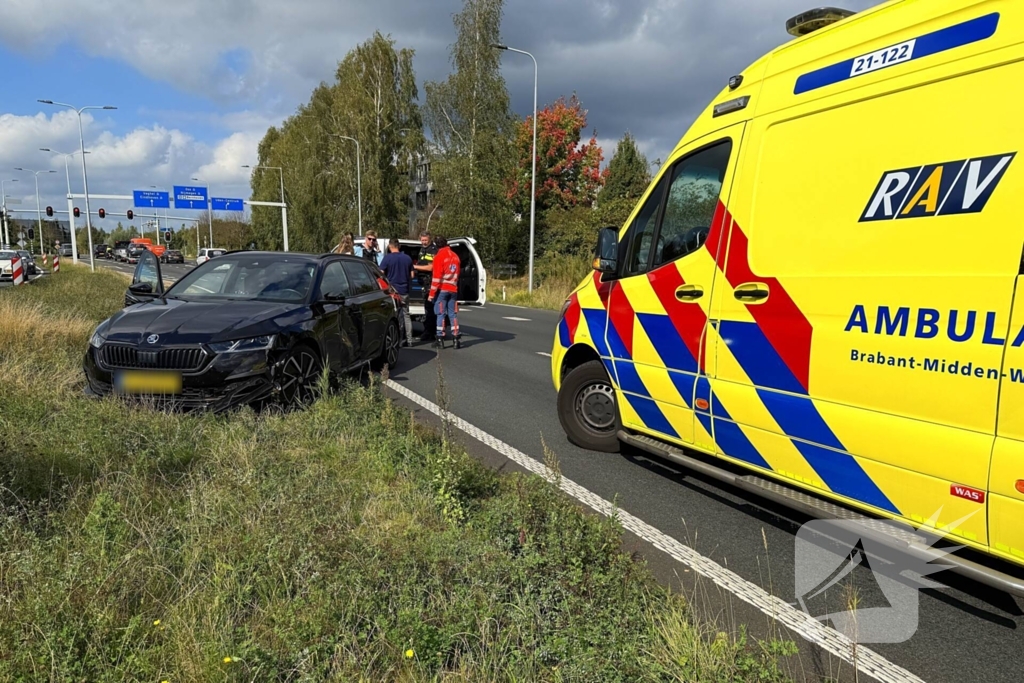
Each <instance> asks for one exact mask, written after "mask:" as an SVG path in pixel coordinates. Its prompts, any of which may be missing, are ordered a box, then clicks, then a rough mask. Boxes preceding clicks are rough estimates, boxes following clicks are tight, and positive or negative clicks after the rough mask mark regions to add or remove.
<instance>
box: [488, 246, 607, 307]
mask: <svg viewBox="0 0 1024 683" xmlns="http://www.w3.org/2000/svg"><path fill="white" fill-rule="evenodd" d="M591 272H592V271H591V268H590V260H589V259H587V258H584V257H580V256H559V257H552V256H547V257H544V258H541V259H538V260H537V261H535V262H534V274H533V275H534V284H535V285H536V286H535V287H534V288H533V292H530V291H529V290H528V287H527V280H528V278H527V277H518V278H512V279H507V280H499V279H497V278H488V281H487V300H488V301H493V302H495V303H506V304H513V305H515V306H529V307H530V308H546V309H548V310H552V311H557V310H560V309H561V308H562V303H563V302H564V301H565V299H566V297H568V296H569V295H570V294H571V293H572V292H573V290H574V289H576V287H577V286H578V285H579V284H580V282H581V281H582V280H583V278H584V277H586V276H587V275H589V274H590V273H591Z"/></svg>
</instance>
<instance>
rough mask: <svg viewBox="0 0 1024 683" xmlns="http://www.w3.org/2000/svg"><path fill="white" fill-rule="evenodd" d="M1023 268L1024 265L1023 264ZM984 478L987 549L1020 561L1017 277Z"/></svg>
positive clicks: (1023, 481) (1022, 360)
mask: <svg viewBox="0 0 1024 683" xmlns="http://www.w3.org/2000/svg"><path fill="white" fill-rule="evenodd" d="M1022 270H1024V266H1022ZM1010 332H1011V334H1010V335H1009V336H1008V337H1007V339H1006V350H1005V352H1004V356H1003V358H1004V360H1003V370H1002V378H1001V384H1000V388H999V411H998V418H997V423H996V442H995V448H994V449H993V451H992V469H991V471H990V473H989V477H988V489H989V490H988V524H989V546H990V547H991V549H992V552H994V553H997V554H999V555H1003V556H1004V557H1006V558H1008V559H1010V560H1013V561H1015V562H1018V563H1020V562H1024V276H1020V275H1019V276H1017V284H1016V288H1015V291H1014V295H1013V312H1012V313H1011V316H1010Z"/></svg>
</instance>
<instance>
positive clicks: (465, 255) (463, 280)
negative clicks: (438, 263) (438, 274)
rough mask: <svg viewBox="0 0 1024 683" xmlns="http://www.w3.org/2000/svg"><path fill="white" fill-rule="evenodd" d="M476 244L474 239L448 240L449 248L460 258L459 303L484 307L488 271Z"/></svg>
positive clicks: (459, 238) (456, 238)
mask: <svg viewBox="0 0 1024 683" xmlns="http://www.w3.org/2000/svg"><path fill="white" fill-rule="evenodd" d="M474 244H476V240H474V239H473V238H472V237H455V238H452V239H450V240H448V246H449V247H450V248H451V250H452V251H454V252H455V254H456V255H457V256H458V257H459V264H460V271H459V295H458V296H459V303H460V304H479V305H481V306H482V305H484V304H485V303H487V271H486V270H484V265H483V261H481V260H480V254H478V253H477V250H476V247H475V246H473V245H474Z"/></svg>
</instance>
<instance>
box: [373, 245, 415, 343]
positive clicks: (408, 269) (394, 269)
mask: <svg viewBox="0 0 1024 683" xmlns="http://www.w3.org/2000/svg"><path fill="white" fill-rule="evenodd" d="M380 269H381V270H382V271H384V277H385V278H387V281H388V284H390V285H391V286H392V287H394V289H395V291H396V292H397V293H398V295H399V296H400V297H402V306H401V308H399V311H398V314H399V315H400V316H401V318H402V320H403V321H404V323H405V342H404V344H405V346H412V318H411V317H410V316H409V281H410V279H411V278H412V273H413V270H412V257H410V256H409V255H408V254H404V253H402V250H401V249H400V248H399V242H398V239H397V238H395V237H392V238H391V241H390V242H389V243H388V253H387V254H385V255H384V259H383V260H382V261H381V262H380Z"/></svg>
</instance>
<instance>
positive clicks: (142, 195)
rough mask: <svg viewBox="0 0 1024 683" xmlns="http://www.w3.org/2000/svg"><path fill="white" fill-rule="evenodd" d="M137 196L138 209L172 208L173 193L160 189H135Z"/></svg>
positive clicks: (134, 193)
mask: <svg viewBox="0 0 1024 683" xmlns="http://www.w3.org/2000/svg"><path fill="white" fill-rule="evenodd" d="M132 195H134V197H135V208H137V209H169V208H171V194H170V193H169V192H160V191H158V190H135V191H133V192H132Z"/></svg>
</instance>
